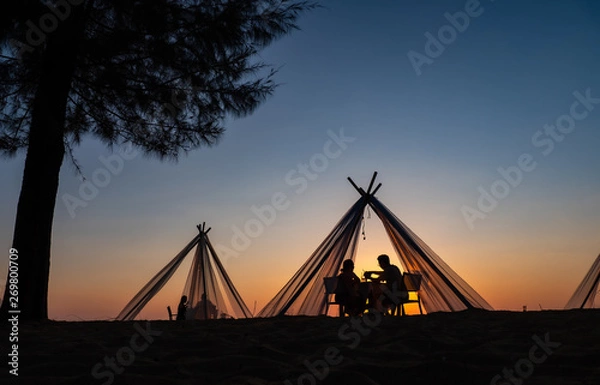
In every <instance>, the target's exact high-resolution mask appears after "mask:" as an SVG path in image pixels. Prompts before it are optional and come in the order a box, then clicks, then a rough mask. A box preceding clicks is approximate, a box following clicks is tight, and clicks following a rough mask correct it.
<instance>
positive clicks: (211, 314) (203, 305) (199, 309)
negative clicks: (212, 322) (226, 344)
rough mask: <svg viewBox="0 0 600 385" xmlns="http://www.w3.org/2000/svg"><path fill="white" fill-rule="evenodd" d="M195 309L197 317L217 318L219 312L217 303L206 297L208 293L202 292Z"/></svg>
mask: <svg viewBox="0 0 600 385" xmlns="http://www.w3.org/2000/svg"><path fill="white" fill-rule="evenodd" d="M195 310H196V311H195V317H194V318H195V319H215V318H217V316H218V314H219V312H218V310H217V307H216V306H215V304H214V303H212V302H211V300H209V299H208V298H206V293H202V296H201V299H200V301H198V304H197V305H196V308H195Z"/></svg>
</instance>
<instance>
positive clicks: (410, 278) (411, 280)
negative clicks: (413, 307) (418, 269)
mask: <svg viewBox="0 0 600 385" xmlns="http://www.w3.org/2000/svg"><path fill="white" fill-rule="evenodd" d="M422 278H423V276H421V274H415V273H404V274H403V275H402V280H403V281H404V286H405V287H406V290H407V291H419V290H420V289H421V279H422Z"/></svg>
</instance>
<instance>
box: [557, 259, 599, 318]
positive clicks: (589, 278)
mask: <svg viewBox="0 0 600 385" xmlns="http://www.w3.org/2000/svg"><path fill="white" fill-rule="evenodd" d="M599 291H600V254H598V256H597V257H596V261H595V262H594V263H593V264H592V267H591V268H590V270H589V271H588V273H587V274H586V275H585V277H584V278H583V280H582V281H581V283H580V284H579V286H578V287H577V289H576V290H575V292H574V293H573V295H572V296H571V299H569V301H568V302H567V305H566V306H565V309H591V308H593V307H594V300H595V299H596V295H597V294H598V292H599Z"/></svg>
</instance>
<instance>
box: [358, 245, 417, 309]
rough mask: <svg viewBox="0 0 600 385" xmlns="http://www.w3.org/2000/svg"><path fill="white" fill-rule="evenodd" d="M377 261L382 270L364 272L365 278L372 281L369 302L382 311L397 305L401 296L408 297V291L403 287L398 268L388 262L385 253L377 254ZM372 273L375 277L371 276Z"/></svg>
mask: <svg viewBox="0 0 600 385" xmlns="http://www.w3.org/2000/svg"><path fill="white" fill-rule="evenodd" d="M377 262H378V263H379V267H381V269H382V270H383V271H368V272H366V273H365V278H366V279H370V280H371V281H372V282H373V283H374V284H373V289H372V291H371V299H370V301H369V302H370V303H372V304H373V305H372V306H373V307H374V308H375V309H376V310H378V311H383V310H384V309H388V308H390V307H393V306H395V305H397V304H398V303H399V302H400V301H401V299H402V298H403V297H407V298H408V292H407V291H406V288H404V281H403V279H402V273H401V272H400V269H399V268H398V266H396V265H392V264H391V263H390V257H389V256H388V255H387V254H381V255H380V256H378V257H377ZM373 274H375V275H376V277H373V276H372V275H373Z"/></svg>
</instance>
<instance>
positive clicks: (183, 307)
mask: <svg viewBox="0 0 600 385" xmlns="http://www.w3.org/2000/svg"><path fill="white" fill-rule="evenodd" d="M169 311H170V310H169ZM186 313H187V296H185V295H184V296H182V297H181V301H179V306H177V321H183V320H185V315H186Z"/></svg>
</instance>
